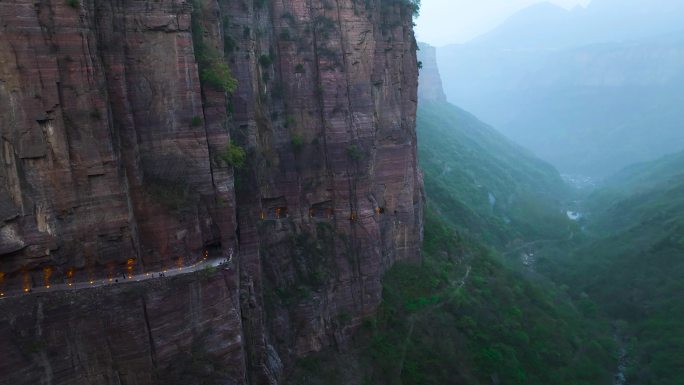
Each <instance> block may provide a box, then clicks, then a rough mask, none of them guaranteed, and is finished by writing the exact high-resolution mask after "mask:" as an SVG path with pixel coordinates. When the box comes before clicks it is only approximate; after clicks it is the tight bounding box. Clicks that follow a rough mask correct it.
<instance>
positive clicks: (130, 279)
mask: <svg viewBox="0 0 684 385" xmlns="http://www.w3.org/2000/svg"><path fill="white" fill-rule="evenodd" d="M232 260H233V257H232V254H231V256H230V257H229V258H211V259H203V260H201V261H200V262H197V263H195V264H194V265H189V266H183V267H177V268H171V269H164V270H161V271H154V272H146V273H142V274H138V275H131V276H124V275H122V276H121V277H118V278H105V279H102V278H100V279H93V280H91V281H85V282H74V283H61V284H55V285H47V286H41V287H33V288H30V289H28V290H27V289H24V290H23V291H21V290H15V291H11V292H6V293H1V295H0V300H3V299H7V298H13V297H20V296H25V295H31V294H36V293H54V292H57V291H69V290H80V289H90V288H95V287H102V286H112V285H125V284H128V283H134V282H142V281H147V280H150V279H155V278H162V277H173V276H177V275H183V274H190V273H194V272H197V271H201V270H202V269H205V268H211V267H219V266H222V265H225V266H230V264H231V262H232ZM124 277H125V278H124Z"/></svg>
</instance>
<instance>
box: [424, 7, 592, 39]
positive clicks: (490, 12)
mask: <svg viewBox="0 0 684 385" xmlns="http://www.w3.org/2000/svg"><path fill="white" fill-rule="evenodd" d="M544 1H546V0H422V4H421V7H420V17H419V18H418V20H417V21H416V23H417V24H418V25H417V27H416V37H417V38H418V40H419V41H423V42H426V43H429V44H432V45H435V46H441V45H446V44H451V43H463V42H466V41H468V40H470V39H472V38H474V37H476V36H478V35H481V34H482V33H484V32H487V31H489V30H491V29H492V28H494V27H496V26H497V25H498V24H500V23H501V22H502V21H504V20H506V18H507V17H509V16H511V15H512V14H513V13H515V12H516V11H518V10H520V9H522V8H525V7H527V6H529V5H531V4H534V3H541V2H544ZM549 1H550V2H552V3H555V4H558V5H561V6H563V7H566V8H572V7H574V6H576V5H586V4H588V3H589V2H590V1H591V0H549Z"/></svg>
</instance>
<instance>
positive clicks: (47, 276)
mask: <svg viewBox="0 0 684 385" xmlns="http://www.w3.org/2000/svg"><path fill="white" fill-rule="evenodd" d="M51 276H52V267H50V266H45V267H44V268H43V282H45V287H47V288H49V287H50V277H51Z"/></svg>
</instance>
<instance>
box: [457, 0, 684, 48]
mask: <svg viewBox="0 0 684 385" xmlns="http://www.w3.org/2000/svg"><path fill="white" fill-rule="evenodd" d="M683 19H684V2H681V1H678V0H651V1H648V2H645V1H643V0H622V1H614V0H594V1H592V2H591V3H590V4H589V5H588V6H587V7H586V8H584V7H581V6H577V7H575V8H573V9H571V10H567V9H565V8H562V7H560V6H558V5H555V4H552V3H549V2H544V3H537V4H534V5H531V6H530V7H528V8H525V9H523V10H521V11H520V12H518V13H516V14H514V15H513V16H511V17H510V18H509V19H508V20H506V21H505V22H504V23H503V24H501V25H500V26H498V27H497V28H495V29H493V30H492V31H490V32H488V33H486V34H484V35H482V36H479V37H477V38H475V39H474V40H472V41H471V42H470V43H468V44H474V45H486V46H496V47H506V48H509V49H510V48H517V49H522V48H527V49H530V48H535V49H561V48H567V47H573V46H580V45H588V44H595V43H602V42H608V41H630V40H639V39H643V38H648V37H653V36H658V35H663V34H668V33H672V32H675V31H679V30H682V24H681V20H683Z"/></svg>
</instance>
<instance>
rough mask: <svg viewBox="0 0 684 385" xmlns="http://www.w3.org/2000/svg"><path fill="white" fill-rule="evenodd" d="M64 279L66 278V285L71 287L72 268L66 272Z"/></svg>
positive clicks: (72, 278)
mask: <svg viewBox="0 0 684 385" xmlns="http://www.w3.org/2000/svg"><path fill="white" fill-rule="evenodd" d="M66 277H67V284H68V285H69V286H71V284H72V283H74V268H73V267H71V268H69V270H67V272H66Z"/></svg>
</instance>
